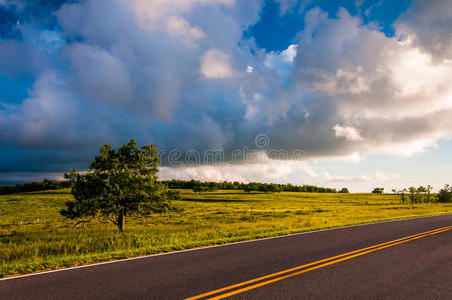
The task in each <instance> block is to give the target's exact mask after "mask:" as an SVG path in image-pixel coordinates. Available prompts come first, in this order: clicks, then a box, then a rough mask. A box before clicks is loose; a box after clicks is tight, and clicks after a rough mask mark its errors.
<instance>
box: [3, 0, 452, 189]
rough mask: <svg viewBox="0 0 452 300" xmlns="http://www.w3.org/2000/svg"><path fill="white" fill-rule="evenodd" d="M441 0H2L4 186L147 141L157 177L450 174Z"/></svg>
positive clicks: (451, 59) (448, 66)
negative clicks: (156, 159) (157, 159)
mask: <svg viewBox="0 0 452 300" xmlns="http://www.w3.org/2000/svg"><path fill="white" fill-rule="evenodd" d="M450 78H452V2H451V1H449V0H436V1H428V0H412V1H408V0H400V1H379V0H375V1H371V0H347V1H332V0H330V1H327V0H317V1H316V0H247V1H239V0H184V1H179V0H130V1H121V0H108V1H107V0H83V1H76V0H51V1H49V0H47V1H45V0H28V1H25V0H0V183H1V184H14V183H22V182H27V181H32V180H40V179H43V178H55V179H61V178H62V174H63V173H64V172H65V171H67V170H69V169H70V168H73V169H76V170H80V171H82V170H86V169H87V167H88V165H89V162H90V160H91V159H92V158H93V156H94V155H96V153H97V151H98V149H99V148H100V147H101V146H102V145H103V144H105V143H111V144H112V145H113V146H114V147H118V146H120V145H122V144H124V143H127V142H128V141H129V140H130V139H131V138H132V137H133V138H135V139H136V140H137V142H138V143H139V144H140V145H143V144H149V143H154V144H156V146H157V148H158V150H159V153H160V156H161V168H160V178H162V179H170V178H177V179H192V178H194V179H198V180H209V181H210V180H212V181H223V180H227V181H241V182H252V181H259V182H276V183H292V184H315V185H320V186H328V187H335V188H341V187H348V188H349V189H350V190H351V191H352V192H369V191H371V190H372V189H373V188H374V187H377V186H379V187H380V186H381V187H384V188H385V189H386V191H391V189H394V188H395V189H400V188H404V187H409V186H419V185H428V184H430V185H432V186H433V187H435V188H436V189H439V188H441V187H442V186H443V185H444V184H446V183H451V182H450V179H451V178H452V158H451V157H450V153H451V152H452V141H451V137H452V118H451V113H452V84H451V79H450Z"/></svg>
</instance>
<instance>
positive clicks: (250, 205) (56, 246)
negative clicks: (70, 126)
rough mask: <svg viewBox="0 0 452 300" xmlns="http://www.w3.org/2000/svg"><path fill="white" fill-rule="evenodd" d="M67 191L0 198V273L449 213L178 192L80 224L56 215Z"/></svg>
mask: <svg viewBox="0 0 452 300" xmlns="http://www.w3.org/2000/svg"><path fill="white" fill-rule="evenodd" d="M69 199H71V195H70V191H69V189H65V190H57V191H43V192H32V193H23V194H12V195H3V196H0V264H1V265H0V277H6V276H11V275H17V274H26V273H31V272H36V271H43V270H50V269H56V268H62V267H69V266H76V265H82V264H87V263H93V262H101V261H108V260H113V259H120V258H126V257H133V256H139V255H147V254H154V253H161V252H168V251H172V250H179V249H188V248H194V247H200V246H207V245H214V244H223V243H228V242H234V241H242V240H249V239H255V238H262V237H270V236H277V235H283V234H290V233H295V232H303V231H311V230H317V229H324V228H331V227H338V226H346V225H353V224H359V223H367V222H376V221H383V220H394V219H401V218H409V217H419V216H427V215H436V214H445V213H452V204H439V203H432V204H416V205H407V204H404V205H401V204H399V197H398V196H397V195H386V194H385V195H375V194H323V193H322V194H317V193H290V192H284V193H274V194H265V193H259V192H255V193H245V192H242V191H218V192H212V193H205V194H195V193H193V192H192V191H188V190H184V191H183V193H182V200H181V201H174V204H176V205H177V206H179V207H181V208H183V211H182V212H173V213H167V214H163V215H154V216H152V217H149V218H147V219H133V218H128V219H127V220H126V231H125V232H124V233H123V234H121V233H118V232H117V229H116V227H114V226H113V225H111V224H110V223H108V222H107V221H106V220H102V219H98V220H95V221H94V222H91V223H88V224H87V225H86V226H85V227H84V228H83V227H81V228H73V225H74V222H73V221H70V220H67V219H65V218H63V217H62V216H60V214H59V211H60V209H62V208H63V207H64V203H65V201H67V200H69Z"/></svg>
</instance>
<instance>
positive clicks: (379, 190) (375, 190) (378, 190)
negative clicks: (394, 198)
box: [372, 187, 385, 194]
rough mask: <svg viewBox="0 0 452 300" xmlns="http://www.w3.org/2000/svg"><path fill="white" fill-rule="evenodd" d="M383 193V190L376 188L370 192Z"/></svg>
mask: <svg viewBox="0 0 452 300" xmlns="http://www.w3.org/2000/svg"><path fill="white" fill-rule="evenodd" d="M384 191H385V189H384V188H381V187H376V188H374V189H373V190H372V193H373V194H383V193H384Z"/></svg>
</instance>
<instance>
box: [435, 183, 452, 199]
mask: <svg viewBox="0 0 452 300" xmlns="http://www.w3.org/2000/svg"><path fill="white" fill-rule="evenodd" d="M436 201H438V202H441V203H450V202H452V187H450V186H449V185H448V184H446V185H445V186H444V188H442V189H441V190H440V191H439V193H438V195H436Z"/></svg>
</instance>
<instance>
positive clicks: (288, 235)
mask: <svg viewBox="0 0 452 300" xmlns="http://www.w3.org/2000/svg"><path fill="white" fill-rule="evenodd" d="M447 215H452V214H450V213H447V214H440V215H433V216H423V217H413V218H406V219H396V220H386V221H378V222H370V223H363V224H355V225H348V226H342V227H333V228H326V229H319V230H313V231H305V232H297V233H291V234H285V235H279V236H271V237H266V238H260V239H254V240H246V241H238V242H232V243H226V244H220V245H211V246H203V247H197V248H191V249H184V250H178V251H171V252H164V253H157V254H150V255H142V256H136V257H130V258H124V259H117V260H111V261H104V262H99V263H93V264H87V265H82V266H75V267H69V268H62V269H56V270H49V271H42V272H36V273H30V274H24V275H18V276H11V277H6V278H0V281H4V280H12V279H19V278H23V277H30V276H36V275H43V274H48V273H55V272H62V271H69V270H74V269H81V268H88V267H94V266H99V265H107V264H113V263H121V262H127V261H131V260H138V259H143V258H150V257H155V256H162V255H170V254H178V253H184V252H190V251H196V250H205V249H211V248H218V247H226V246H232V245H237V244H245V243H254V242H260V241H265V240H272V239H280V238H287V237H292V236H297V235H304V234H311V233H317V232H324V231H332V230H339V229H347V228H352V227H359V226H367V225H375V224H382V223H391V222H400V221H409V220H416V219H424V218H433V217H441V216H447Z"/></svg>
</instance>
